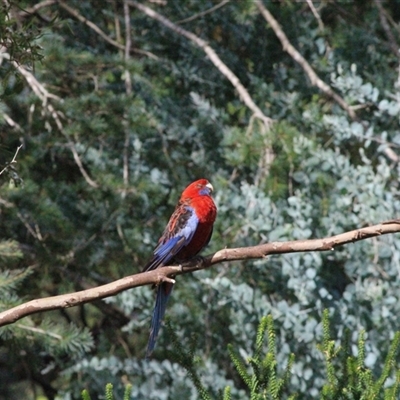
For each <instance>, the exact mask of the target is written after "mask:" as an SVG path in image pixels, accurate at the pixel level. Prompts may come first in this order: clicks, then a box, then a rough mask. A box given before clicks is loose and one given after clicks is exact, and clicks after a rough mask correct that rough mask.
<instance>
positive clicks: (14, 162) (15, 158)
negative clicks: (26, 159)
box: [0, 144, 23, 175]
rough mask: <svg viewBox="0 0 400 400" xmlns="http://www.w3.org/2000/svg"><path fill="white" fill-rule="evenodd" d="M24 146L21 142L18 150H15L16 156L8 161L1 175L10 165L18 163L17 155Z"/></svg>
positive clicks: (0, 173)
mask: <svg viewBox="0 0 400 400" xmlns="http://www.w3.org/2000/svg"><path fill="white" fill-rule="evenodd" d="M22 146H23V145H22V144H21V145H19V146H18V147H17V150H16V151H15V154H14V157H13V158H12V160H11V161H10V162H9V163H7V165H6V166H5V167H4V168H3V169H2V170H1V171H0V175H2V174H3V173H4V171H6V170H7V169H8V168H9V167H10V165H12V164H16V163H17V155H18V152H19V151H20V150H21V147H22Z"/></svg>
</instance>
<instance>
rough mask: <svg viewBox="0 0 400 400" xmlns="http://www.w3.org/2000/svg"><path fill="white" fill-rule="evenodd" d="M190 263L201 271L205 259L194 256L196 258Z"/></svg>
mask: <svg viewBox="0 0 400 400" xmlns="http://www.w3.org/2000/svg"><path fill="white" fill-rule="evenodd" d="M190 262H191V263H193V264H194V266H195V267H196V268H199V269H200V268H201V267H202V266H203V263H204V257H202V256H194V257H193V258H192V259H191V260H190Z"/></svg>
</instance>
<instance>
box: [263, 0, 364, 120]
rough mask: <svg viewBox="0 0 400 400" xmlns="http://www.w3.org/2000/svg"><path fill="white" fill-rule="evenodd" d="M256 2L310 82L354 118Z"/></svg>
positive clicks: (280, 28) (270, 15) (339, 98)
mask: <svg viewBox="0 0 400 400" xmlns="http://www.w3.org/2000/svg"><path fill="white" fill-rule="evenodd" d="M256 4H257V7H258V9H259V11H260V13H261V14H262V16H263V17H264V18H265V19H266V21H267V22H268V23H269V25H270V26H271V28H272V30H273V31H274V32H275V35H276V36H277V37H278V39H279V40H280V41H281V43H282V47H283V50H285V51H286V52H287V53H288V54H289V55H290V56H291V57H292V58H293V59H294V60H295V61H296V62H297V63H298V64H299V65H300V66H301V67H302V68H303V70H304V72H305V73H306V74H307V76H308V78H309V79H310V81H311V84H312V85H313V86H316V87H318V88H319V89H320V90H322V91H323V92H324V93H325V94H326V95H328V96H329V97H331V98H332V99H333V100H335V101H336V102H337V103H338V104H339V105H340V107H342V108H343V109H344V110H345V111H346V112H347V113H348V114H349V116H350V118H351V119H353V120H356V119H357V116H356V114H355V112H354V110H353V109H352V108H351V107H350V106H349V105H348V104H347V103H346V101H345V100H344V99H343V98H342V97H341V96H339V95H338V94H337V93H336V92H334V91H333V90H332V88H331V87H330V86H329V85H327V84H326V83H325V82H324V81H323V80H322V79H320V78H319V76H318V75H317V74H316V73H315V71H314V70H313V68H312V67H311V65H310V64H309V63H308V61H307V60H306V59H305V58H304V57H303V56H302V55H301V54H300V53H299V52H298V51H297V50H296V48H295V47H294V46H293V45H292V44H291V43H290V41H289V39H288V37H287V36H286V34H285V32H284V31H283V29H282V27H281V26H280V24H279V22H278V21H277V20H276V19H275V18H274V16H273V15H272V14H271V13H270V12H269V11H268V10H267V8H266V7H265V6H264V4H263V3H262V1H261V0H257V1H256Z"/></svg>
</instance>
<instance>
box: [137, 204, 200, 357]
mask: <svg viewBox="0 0 400 400" xmlns="http://www.w3.org/2000/svg"><path fill="white" fill-rule="evenodd" d="M198 224H199V219H198V218H197V216H196V213H195V212H194V210H193V208H192V207H189V206H181V207H178V208H177V209H176V210H175V212H174V214H173V215H172V217H171V219H170V222H169V223H168V226H167V227H166V229H165V231H164V233H163V235H162V236H161V239H160V242H159V244H158V246H157V247H156V249H155V250H154V255H153V258H152V259H151V261H150V262H149V263H148V264H147V265H146V267H145V268H144V271H151V270H153V269H156V268H159V267H162V266H165V265H168V263H169V262H170V261H171V260H173V258H174V257H175V255H176V254H178V253H179V251H180V250H181V249H182V248H183V247H185V246H187V245H188V244H189V243H190V241H191V240H192V238H193V235H194V234H195V232H196V229H197V227H198ZM172 288H173V284H171V283H166V282H164V283H161V284H160V285H159V286H158V288H157V297H156V305H155V307H154V311H153V318H152V320H151V328H150V338H149V343H148V345H147V351H146V357H147V358H148V357H150V355H151V353H152V352H153V350H154V347H155V344H156V340H157V336H158V332H159V330H160V327H161V322H162V320H163V318H164V314H165V309H166V306H167V301H168V298H169V296H170V295H171V292H172Z"/></svg>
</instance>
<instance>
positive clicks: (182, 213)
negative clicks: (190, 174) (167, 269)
mask: <svg viewBox="0 0 400 400" xmlns="http://www.w3.org/2000/svg"><path fill="white" fill-rule="evenodd" d="M175 213H178V215H179V216H178V219H177V220H176V221H175V219H174V216H175ZM175 213H174V214H173V215H172V217H171V220H170V222H169V223H168V226H167V228H166V229H165V231H164V233H163V235H162V236H161V239H160V242H159V244H158V246H157V247H156V249H155V250H154V255H153V258H152V259H151V260H150V262H149V263H148V264H147V265H146V266H145V267H144V269H143V270H144V271H151V270H153V269H156V268H158V267H160V266H163V265H167V264H168V263H169V262H170V261H171V260H172V259H173V258H174V256H175V255H176V254H177V253H179V251H180V250H181V249H182V248H183V247H184V246H187V245H188V244H189V243H190V241H191V240H192V238H193V235H194V234H195V232H196V229H197V226H198V224H199V219H198V218H197V216H196V213H195V212H194V210H193V208H192V207H189V206H184V207H180V208H178V209H177V210H175ZM171 223H173V224H174V226H173V229H171V227H170V225H171Z"/></svg>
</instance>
